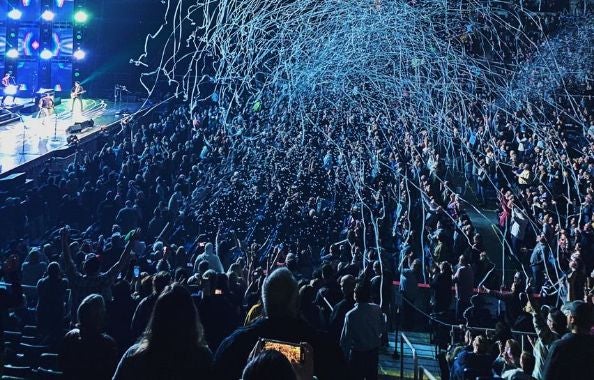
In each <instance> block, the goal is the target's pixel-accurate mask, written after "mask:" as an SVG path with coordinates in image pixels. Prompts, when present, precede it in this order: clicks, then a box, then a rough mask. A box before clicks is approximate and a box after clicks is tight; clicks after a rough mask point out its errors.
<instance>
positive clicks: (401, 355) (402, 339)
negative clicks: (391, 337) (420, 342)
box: [400, 333, 419, 380]
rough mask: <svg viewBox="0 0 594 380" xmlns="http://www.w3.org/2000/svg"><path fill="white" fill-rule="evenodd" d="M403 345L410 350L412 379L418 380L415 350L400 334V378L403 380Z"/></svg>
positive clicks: (417, 360) (417, 363) (402, 334)
mask: <svg viewBox="0 0 594 380" xmlns="http://www.w3.org/2000/svg"><path fill="white" fill-rule="evenodd" d="M404 343H406V345H407V346H408V347H409V348H410V350H411V352H412V357H413V379H414V380H418V376H417V375H418V373H417V371H418V369H419V358H418V356H417V350H415V348H414V347H413V345H412V343H410V340H408V338H407V337H406V335H404V333H400V378H401V379H404Z"/></svg>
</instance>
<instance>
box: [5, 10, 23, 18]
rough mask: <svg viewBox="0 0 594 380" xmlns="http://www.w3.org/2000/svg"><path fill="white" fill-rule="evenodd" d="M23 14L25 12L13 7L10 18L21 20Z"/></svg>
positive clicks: (9, 14) (9, 13)
mask: <svg viewBox="0 0 594 380" xmlns="http://www.w3.org/2000/svg"><path fill="white" fill-rule="evenodd" d="M22 16H23V12H21V11H19V10H18V9H13V10H11V11H10V12H8V18H10V19H12V20H20V19H21V17H22Z"/></svg>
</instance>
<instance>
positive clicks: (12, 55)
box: [6, 48, 19, 58]
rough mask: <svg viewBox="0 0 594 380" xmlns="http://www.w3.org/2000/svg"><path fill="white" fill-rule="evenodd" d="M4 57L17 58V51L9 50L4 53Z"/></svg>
mask: <svg viewBox="0 0 594 380" xmlns="http://www.w3.org/2000/svg"><path fill="white" fill-rule="evenodd" d="M6 56H7V57H8V58H18V57H19V51H18V50H17V49H14V48H12V49H10V50H8V51H7V52H6Z"/></svg>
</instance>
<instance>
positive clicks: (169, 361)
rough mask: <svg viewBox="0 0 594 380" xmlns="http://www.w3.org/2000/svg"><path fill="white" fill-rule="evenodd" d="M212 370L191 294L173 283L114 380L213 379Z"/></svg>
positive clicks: (121, 363) (125, 357)
mask: <svg viewBox="0 0 594 380" xmlns="http://www.w3.org/2000/svg"><path fill="white" fill-rule="evenodd" d="M211 369H212V353H211V352H210V350H209V349H208V346H207V345H206V341H205V340H204V331H203V328H202V324H201V323H200V318H199V317H198V312H197V311H196V307H195V306H194V301H193V300H192V297H191V296H190V292H188V290H186V289H185V288H184V287H183V286H181V285H179V284H173V285H169V286H167V288H165V290H164V291H163V293H161V295H159V298H158V299H157V302H156V303H155V308H154V310H153V313H152V316H151V320H150V322H149V324H148V326H147V328H146V330H145V331H144V334H143V336H142V338H141V339H140V341H139V342H138V343H136V344H135V345H133V346H132V347H130V348H129V349H128V351H126V353H125V354H124V356H123V357H122V359H121V360H120V363H119V364H118V367H117V369H116V372H115V375H114V376H113V379H114V380H125V379H192V378H200V379H210V378H211Z"/></svg>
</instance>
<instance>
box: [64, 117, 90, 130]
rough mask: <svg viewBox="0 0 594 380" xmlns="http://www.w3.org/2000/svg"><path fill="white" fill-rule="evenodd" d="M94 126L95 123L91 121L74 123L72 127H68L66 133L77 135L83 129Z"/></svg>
mask: <svg viewBox="0 0 594 380" xmlns="http://www.w3.org/2000/svg"><path fill="white" fill-rule="evenodd" d="M94 125H95V122H94V121H93V119H90V120H85V121H83V122H82V123H74V125H71V126H70V127H68V128H66V133H78V132H80V131H82V130H83V129H86V128H93V126H94Z"/></svg>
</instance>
